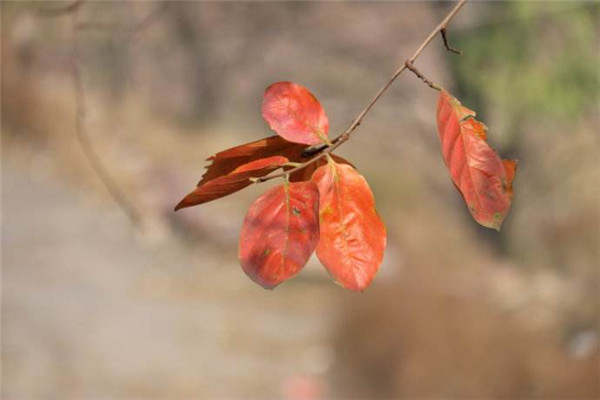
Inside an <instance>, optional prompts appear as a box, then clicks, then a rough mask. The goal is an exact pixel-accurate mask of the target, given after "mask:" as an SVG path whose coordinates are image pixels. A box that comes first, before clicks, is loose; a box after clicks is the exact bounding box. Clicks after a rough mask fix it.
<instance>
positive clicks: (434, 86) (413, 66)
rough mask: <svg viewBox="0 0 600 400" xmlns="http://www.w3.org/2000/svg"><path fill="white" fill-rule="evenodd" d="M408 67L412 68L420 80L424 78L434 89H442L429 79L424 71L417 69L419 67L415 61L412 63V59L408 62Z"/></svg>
mask: <svg viewBox="0 0 600 400" xmlns="http://www.w3.org/2000/svg"><path fill="white" fill-rule="evenodd" d="M405 65H406V68H408V69H409V70H410V72H412V73H413V74H415V75H416V76H417V78H419V79H420V80H422V81H423V82H425V83H426V84H427V86H429V87H430V88H432V89H435V90H437V91H440V90H442V89H441V88H440V87H439V86H438V85H436V84H435V83H433V82H432V81H430V80H429V79H427V78H426V77H425V76H424V75H423V74H422V73H421V71H419V70H418V69H417V67H415V65H414V64H413V63H411V62H410V61H407V62H406V64H405Z"/></svg>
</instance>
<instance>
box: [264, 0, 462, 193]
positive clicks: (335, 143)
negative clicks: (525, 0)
mask: <svg viewBox="0 0 600 400" xmlns="http://www.w3.org/2000/svg"><path fill="white" fill-rule="evenodd" d="M466 2H467V0H460V1H459V2H458V3H456V5H455V6H454V7H453V8H452V10H450V12H449V13H448V14H447V15H446V17H444V19H443V20H442V21H441V22H440V23H439V24H438V25H437V26H436V27H435V28H434V29H433V30H432V31H431V33H430V34H429V36H427V38H425V40H423V42H421V44H420V45H419V47H418V48H417V50H415V52H414V53H413V54H412V55H411V56H410V57H409V58H408V59H407V60H406V61H405V62H404V64H402V65H401V66H400V67H399V68H398V69H397V70H396V71H395V72H394V73H393V75H392V76H391V77H390V78H389V79H388V81H387V82H386V83H385V84H384V85H383V87H381V89H379V91H378V92H377V93H376V94H375V96H374V97H373V99H371V101H370V102H369V103H368V104H367V105H366V106H365V108H364V109H363V110H362V111H361V112H360V113H359V114H358V116H357V117H356V118H354V120H353V121H352V123H351V124H350V126H349V127H348V128H347V129H346V130H345V131H344V132H342V133H341V134H339V135H338V136H337V137H336V138H334V139H333V140H332V141H331V143H332V144H331V146H328V145H324V147H322V148H320V147H319V148H318V149H319V150H318V151H317V152H316V155H314V156H313V158H311V159H310V160H308V161H306V162H304V163H302V164H301V165H299V166H298V167H296V168H292V169H290V170H287V171H285V172H281V173H278V174H274V175H269V176H264V177H262V178H259V179H257V180H256V182H257V183H260V182H266V181H268V180H271V179H275V178H280V177H283V176H287V175H290V174H292V173H294V172H296V171H299V170H301V169H303V168H305V167H307V166H308V165H310V164H312V163H314V162H316V161H317V160H319V159H321V158H322V157H325V156H326V155H327V154H330V153H331V152H332V151H333V150H335V149H337V148H338V147H339V146H340V145H342V143H344V142H346V141H348V140H349V139H350V136H351V135H352V132H354V130H355V129H356V128H357V127H358V126H359V125H360V124H361V122H362V120H363V118H364V117H365V116H366V115H367V114H368V113H369V111H371V108H373V106H374V105H375V103H377V101H378V100H379V99H380V98H381V96H383V94H384V93H385V92H386V91H387V90H388V88H389V87H390V86H391V85H392V83H394V81H395V80H396V78H398V76H400V74H401V73H402V72H404V70H406V69H410V70H411V71H412V72H413V73H414V74H415V75H417V76H418V77H419V78H420V79H421V80H423V82H425V83H427V85H428V86H429V87H431V88H432V89H435V90H441V89H440V87H439V86H437V85H436V84H434V83H433V82H431V81H430V80H429V79H427V78H425V77H424V76H423V74H421V73H420V72H419V71H418V70H417V69H416V68H415V66H414V62H415V61H416V59H417V58H418V57H419V56H420V55H421V53H422V52H423V50H425V48H426V47H427V46H428V45H429V44H430V43H431V41H432V40H433V38H435V37H436V35H438V34H439V33H440V32H442V30H443V31H444V32H445V30H446V28H447V27H448V24H449V23H450V21H451V20H452V18H454V16H455V15H456V14H457V13H458V12H459V11H460V9H461V8H462V7H463V6H464V5H465V3H466ZM442 35H444V36H445V33H444V34H442ZM309 149H310V148H309ZM307 150H308V149H307ZM311 152H312V150H308V153H311Z"/></svg>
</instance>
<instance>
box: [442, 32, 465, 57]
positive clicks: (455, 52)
mask: <svg viewBox="0 0 600 400" xmlns="http://www.w3.org/2000/svg"><path fill="white" fill-rule="evenodd" d="M440 33H441V34H442V40H443V41H444V47H445V48H446V50H448V51H449V52H451V53H454V54H458V55H461V54H462V51H460V50H458V49H455V48H454V47H452V46H450V43H448V37H447V36H446V28H443V29H442V30H441V31H440Z"/></svg>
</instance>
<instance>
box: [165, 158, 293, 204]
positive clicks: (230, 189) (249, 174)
mask: <svg viewBox="0 0 600 400" xmlns="http://www.w3.org/2000/svg"><path fill="white" fill-rule="evenodd" d="M287 162H288V159H287V158H286V157H282V156H273V157H268V158H263V159H260V160H256V161H251V162H249V163H246V164H243V165H241V166H239V167H237V168H236V169H235V170H233V171H232V172H230V173H229V174H227V175H224V176H220V177H218V178H215V179H213V180H210V181H206V182H204V183H201V184H200V186H198V187H196V189H194V190H193V191H192V192H191V193H190V194H188V195H187V196H185V197H184V198H183V200H181V201H180V202H179V204H177V206H175V211H177V210H179V209H181V208H185V207H191V206H195V205H198V204H202V203H206V202H208V201H211V200H216V199H219V198H221V197H224V196H227V195H229V194H231V193H234V192H237V191H238V190H241V189H243V188H245V187H246V186H249V185H251V184H252V181H251V180H250V178H256V177H260V176H265V175H267V174H269V173H271V172H273V171H275V170H276V169H278V168H281V166H282V165H284V164H286V163H287Z"/></svg>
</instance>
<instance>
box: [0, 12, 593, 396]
mask: <svg viewBox="0 0 600 400" xmlns="http://www.w3.org/2000/svg"><path fill="white" fill-rule="evenodd" d="M68 5H69V3H58V2H51V3H50V2H48V3H43V2H31V3H29V2H24V1H20V2H2V3H1V7H2V8H1V11H2V21H1V22H2V25H1V26H2V35H1V46H2V47H1V50H2V64H1V65H2V383H3V388H2V397H3V398H5V399H32V398H44V399H67V398H80V399H92V398H106V399H111V398H112V399H125V398H256V399H259V398H285V399H300V398H302V399H325V398H348V397H350V398H411V399H417V398H482V399H483V398H486V399H488V398H489V399H493V398H511V399H516V398H523V399H524V398H548V399H550V398H553V399H556V398H563V399H566V398H569V399H584V398H585V399H589V398H598V397H599V396H600V383H599V380H600V337H599V312H600V307H599V304H600V294H599V288H600V275H599V273H600V271H599V266H600V262H599V261H600V260H599V250H598V249H599V247H600V246H599V245H600V243H599V238H600V232H599V227H600V193H599V190H600V185H599V182H600V162H599V159H600V129H599V127H600V105H599V93H600V82H599V71H600V68H599V65H600V58H599V55H600V5H599V4H598V3H595V2H576V1H573V2H507V3H499V2H493V3H492V2H490V3H487V2H486V3H483V2H482V3H472V4H471V3H468V4H467V5H466V6H465V7H464V8H463V10H462V11H461V12H460V13H459V15H458V16H457V17H456V19H455V20H454V21H453V22H452V24H451V26H450V28H449V30H448V35H449V39H450V42H451V44H452V45H453V46H454V47H457V48H459V49H460V50H462V51H463V55H461V56H457V55H454V54H451V53H449V52H446V51H445V50H444V47H443V45H442V41H441V39H440V38H436V39H435V40H434V41H433V43H432V44H431V45H430V46H429V47H428V48H427V50H426V51H425V52H424V53H423V55H422V56H421V57H420V58H419V59H418V61H417V63H416V65H417V66H418V67H419V68H420V70H421V71H422V72H423V73H424V74H425V75H426V76H428V77H429V78H430V79H432V80H433V81H435V82H437V83H439V84H440V85H442V86H444V87H446V88H447V89H448V90H450V91H451V92H452V93H453V94H454V95H455V96H457V97H458V98H459V99H461V100H462V102H463V104H464V105H466V106H467V107H469V108H472V109H474V110H476V111H477V112H478V115H479V119H481V120H482V121H484V122H485V123H486V124H487V125H488V126H489V128H490V131H489V140H490V142H491V144H492V145H493V147H494V148H495V149H496V150H497V151H498V152H499V153H500V154H501V155H502V156H503V157H506V158H518V159H519V170H518V173H517V178H516V181H515V183H514V190H515V198H514V203H513V207H512V210H511V212H510V213H509V216H508V218H507V220H506V222H505V225H504V227H503V229H502V231H501V232H495V231H491V230H486V229H485V228H481V227H479V226H478V225H477V224H476V223H475V222H474V221H473V220H472V219H471V218H470V216H469V213H468V211H467V209H466V207H465V206H464V204H463V202H462V199H461V197H460V195H459V193H458V192H457V191H456V190H455V188H454V187H453V185H452V183H451V181H450V179H449V176H448V172H447V169H446V167H445V166H444V163H443V161H442V157H441V155H440V149H439V143H438V139H437V132H436V125H435V112H436V101H437V92H435V91H433V90H431V89H429V88H428V87H427V86H426V85H424V84H423V83H422V82H420V81H419V80H418V79H417V78H416V77H414V76H412V75H411V74H409V73H405V74H403V75H402V76H401V77H400V78H399V79H398V81H397V82H395V83H394V84H393V86H392V87H391V88H390V90H389V91H388V92H387V93H386V94H385V96H384V97H383V98H382V99H381V100H380V101H379V102H378V103H377V105H376V106H375V108H374V109H373V110H372V112H371V113H370V114H368V116H367V117H366V118H365V120H364V121H363V124H362V125H361V126H360V127H359V128H358V130H357V134H356V135H355V136H354V137H353V139H352V140H351V141H350V142H348V143H347V144H345V145H344V146H343V147H341V148H340V150H339V151H338V154H340V155H341V156H344V157H345V158H348V159H350V160H351V161H352V162H353V163H354V164H355V165H356V167H357V168H358V169H359V170H360V171H361V173H362V174H363V175H365V177H366V178H367V179H368V181H369V183H370V185H371V187H372V189H373V191H374V193H375V198H376V201H377V206H378V210H379V212H380V214H381V216H382V218H383V220H384V221H385V222H386V224H387V229H388V248H387V251H386V255H385V260H384V264H383V266H382V267H381V270H380V272H379V273H378V275H377V276H376V278H375V281H374V283H373V285H372V286H371V287H370V288H369V289H368V290H367V291H366V292H365V293H363V294H356V293H351V292H349V291H346V290H344V289H342V288H341V287H340V286H338V285H336V284H334V283H333V282H332V280H331V279H330V277H329V276H328V274H327V272H326V271H325V270H324V269H323V268H322V267H321V266H320V265H319V263H318V261H316V260H314V259H311V261H310V263H309V265H308V266H307V267H306V269H305V270H304V271H303V272H302V273H301V274H300V275H299V276H297V277H296V278H294V279H292V280H290V281H288V282H286V283H284V284H282V285H281V286H279V287H277V288H276V289H275V290H273V291H267V290H263V289H262V288H260V287H259V286H258V285H256V284H254V283H253V282H252V281H250V280H249V279H248V278H247V277H246V276H245V275H244V273H243V272H242V270H241V268H240V267H239V265H238V263H237V256H236V252H237V235H238V232H239V229H240V226H241V223H242V220H243V217H244V214H245V210H246V209H247V207H248V206H249V204H250V203H251V202H252V201H253V200H254V199H255V198H256V197H257V196H258V195H259V194H260V193H262V192H263V191H264V190H265V188H266V187H268V186H269V185H270V184H271V183H270V182H269V183H267V184H263V185H260V186H257V185H255V186H253V187H250V188H248V189H246V190H244V191H243V192H239V193H236V194H234V195H231V196H229V197H226V198H223V199H221V200H219V201H216V202H213V203H208V204H205V205H202V206H199V207H194V208H189V209H185V210H182V211H180V212H178V213H174V212H173V211H172V209H173V206H174V205H175V204H176V203H177V202H178V201H179V200H180V199H181V198H182V197H183V196H184V195H185V194H187V193H188V192H189V191H190V190H191V189H192V188H193V187H194V185H195V183H196V182H197V181H198V179H199V177H200V176H201V175H202V173H203V167H204V165H206V162H205V161H204V160H205V159H206V158H207V157H209V156H210V155H212V154H214V153H215V152H217V151H219V150H222V149H224V148H227V147H231V146H235V145H237V144H241V143H244V142H247V141H252V140H256V139H259V138H262V137H266V136H269V135H271V134H272V133H271V132H270V131H269V129H268V127H267V125H266V124H265V123H264V121H263V120H262V118H261V115H260V103H261V99H262V93H263V90H264V88H265V87H267V86H268V85H269V84H270V83H273V82H276V81H281V80H291V81H294V82H297V83H299V84H301V85H304V86H306V87H308V88H309V89H310V90H311V91H312V92H313V93H314V94H315V95H316V96H317V97H318V98H319V99H320V101H321V102H322V104H323V106H324V108H325V110H326V112H327V113H328V116H329V119H330V121H331V131H332V134H337V133H339V132H341V131H342V130H343V129H345V128H346V127H347V125H348V124H349V123H350V122H351V120H352V119H353V118H354V117H355V116H356V115H357V114H358V113H359V112H360V110H361V109H362V108H363V107H364V106H365V105H366V104H367V103H368V101H369V100H370V99H371V97H372V96H373V95H374V94H375V92H376V91H377V90H378V89H379V87H381V86H382V85H383V84H384V83H385V82H386V81H387V79H388V77H389V76H390V75H391V74H392V72H393V71H394V70H395V69H396V68H397V67H398V66H399V65H401V63H402V62H403V60H405V59H406V58H407V57H408V56H409V55H410V54H412V52H413V51H414V50H415V49H416V48H417V47H418V45H419V44H420V43H421V41H422V40H423V39H424V38H425V37H426V36H427V35H428V33H429V32H430V31H431V29H432V28H433V27H434V26H435V25H437V24H438V22H439V21H440V20H441V19H442V18H443V17H444V16H445V15H446V13H447V12H448V11H449V10H450V8H451V7H452V4H451V3H437V2H351V3H350V2H348V3H343V2H275V3H272V2H206V3H200V2H164V3H159V2H90V3H83V4H80V5H79V6H78V7H73V8H74V10H71V11H70V12H61V11H60V10H61V9H64V7H66V6H68ZM74 41H76V47H77V52H76V57H73V46H74ZM74 63H76V65H77V68H78V70H79V76H80V78H81V86H80V89H82V90H81V91H80V92H79V95H78V94H77V93H78V92H77V91H76V90H75V89H76V86H75V85H74V79H73V77H74V76H73V65H74ZM81 93H83V96H81ZM82 103H83V104H82ZM77 107H79V110H80V111H81V110H83V111H84V112H85V113H84V114H85V115H84V123H85V125H84V128H85V130H86V131H87V137H88V138H89V140H90V142H91V143H92V144H93V146H94V148H95V152H96V154H97V155H98V157H99V158H100V159H101V161H102V162H103V164H104V165H105V167H106V170H107V171H108V172H109V174H110V175H111V176H112V179H113V180H114V181H115V183H116V185H118V187H119V188H120V190H121V191H122V192H123V193H124V195H125V196H126V198H127V199H128V201H129V202H131V204H132V207H133V209H134V210H135V211H134V212H135V213H136V215H139V221H138V222H139V225H140V227H141V229H138V228H135V227H134V226H133V225H132V223H131V221H130V220H129V219H128V218H127V216H126V215H125V213H124V212H123V210H122V209H121V208H120V207H119V206H118V205H117V203H116V202H115V201H114V199H113V197H111V196H110V195H109V194H108V192H107V190H106V188H105V186H104V185H103V183H102V181H101V180H100V179H99V177H98V175H97V173H96V172H95V171H94V169H92V167H91V166H90V160H89V158H88V157H86V156H85V153H84V152H83V151H82V145H81V141H80V140H79V139H78V135H77V132H76V110H77Z"/></svg>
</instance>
